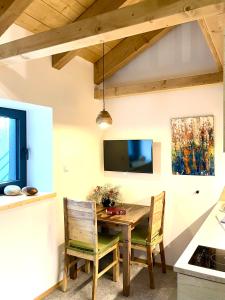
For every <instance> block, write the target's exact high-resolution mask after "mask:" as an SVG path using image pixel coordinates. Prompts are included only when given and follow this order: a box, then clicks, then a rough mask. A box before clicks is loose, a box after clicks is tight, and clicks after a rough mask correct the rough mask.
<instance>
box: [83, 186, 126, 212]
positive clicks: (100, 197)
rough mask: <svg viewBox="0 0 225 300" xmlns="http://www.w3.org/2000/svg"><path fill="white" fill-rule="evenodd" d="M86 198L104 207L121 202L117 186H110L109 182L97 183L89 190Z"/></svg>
mask: <svg viewBox="0 0 225 300" xmlns="http://www.w3.org/2000/svg"><path fill="white" fill-rule="evenodd" d="M87 199H88V200H93V201H96V203H98V204H102V205H103V206H104V207H112V206H114V205H115V204H116V203H120V202H121V194H120V192H119V187H118V186H112V185H111V184H105V185H103V186H100V185H98V186H96V187H95V188H94V190H93V191H91V192H90V194H89V195H88V197H87Z"/></svg>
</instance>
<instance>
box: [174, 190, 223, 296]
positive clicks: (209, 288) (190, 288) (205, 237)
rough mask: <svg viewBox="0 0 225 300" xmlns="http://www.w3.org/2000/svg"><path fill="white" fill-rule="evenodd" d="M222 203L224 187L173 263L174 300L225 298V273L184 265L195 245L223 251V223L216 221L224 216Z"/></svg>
mask: <svg viewBox="0 0 225 300" xmlns="http://www.w3.org/2000/svg"><path fill="white" fill-rule="evenodd" d="M224 206H225V189H224V191H223V193H222V195H221V197H220V200H219V201H218V203H217V204H216V205H215V207H214V208H213V210H212V211H211V213H210V214H209V216H208V217H207V219H206V220H205V222H204V223H203V225H202V226H201V228H200V229H199V231H198V232H197V234H196V235H195V236H194V238H193V239H192V241H191V242H190V244H189V245H188V246H187V248H186V249H185V251H184V252H183V254H182V255H181V256H180V258H179V259H178V261H177V262H176V264H175V266H174V271H175V272H177V273H178V300H179V299H182V300H183V299H185V300H186V299H192V300H194V299H204V300H206V299H225V272H222V271H217V270H212V269H207V268H203V267H199V266H195V265H191V264H188V262H189V260H190V258H191V257H192V255H193V253H194V252H195V250H196V248H197V246H199V245H201V246H208V247H211V248H217V249H222V250H225V224H222V223H220V221H221V220H222V219H223V218H225V210H224ZM221 295H223V296H221ZM215 297H216V298H215ZM220 297H223V298H220Z"/></svg>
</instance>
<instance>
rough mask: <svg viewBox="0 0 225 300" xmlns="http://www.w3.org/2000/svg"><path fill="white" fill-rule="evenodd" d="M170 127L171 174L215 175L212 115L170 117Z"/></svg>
mask: <svg viewBox="0 0 225 300" xmlns="http://www.w3.org/2000/svg"><path fill="white" fill-rule="evenodd" d="M171 127H172V172H173V174H176V175H201V176H210V175H211V176H213V175H215V169H214V118H213V116H202V117H190V118H189V117H188V118H176V119H172V120H171Z"/></svg>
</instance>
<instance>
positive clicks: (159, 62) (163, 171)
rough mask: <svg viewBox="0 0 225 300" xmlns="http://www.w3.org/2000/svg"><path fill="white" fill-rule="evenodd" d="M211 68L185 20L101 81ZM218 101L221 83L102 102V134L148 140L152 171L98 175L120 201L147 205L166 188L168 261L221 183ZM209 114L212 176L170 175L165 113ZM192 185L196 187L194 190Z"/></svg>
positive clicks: (224, 180) (224, 165)
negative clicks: (106, 119)
mask: <svg viewBox="0 0 225 300" xmlns="http://www.w3.org/2000/svg"><path fill="white" fill-rule="evenodd" d="M214 70H215V66H214V63H213V59H212V57H211V56H210V52H209V50H208V48H207V46H206V44H205V41H204V39H203V36H202V34H201V32H200V31H199V29H198V27H197V26H196V24H194V23H193V24H191V23H190V24H185V25H182V26H180V27H177V28H176V29H175V30H174V31H172V32H171V33H169V34H168V36H167V37H165V39H162V40H161V41H160V42H159V43H158V44H157V45H155V46H154V47H152V48H151V49H148V50H146V51H145V52H144V53H143V54H141V55H140V56H139V57H137V58H136V59H135V60H133V61H132V62H131V63H129V64H128V65H127V66H126V67H125V68H123V69H122V70H121V71H119V72H118V73H116V74H115V75H114V76H113V77H112V78H111V79H109V80H108V81H107V85H113V84H115V85H119V84H120V83H121V82H123V83H125V82H126V83H127V82H132V81H138V80H143V79H153V80H154V79H159V78H163V77H164V78H168V77H173V76H179V75H184V74H197V73H204V72H209V71H214ZM222 104H223V88H222V84H219V85H215V86H208V87H196V88H190V89H181V90H177V91H168V92H158V93H151V94H147V95H138V96H130V97H123V98H117V99H114V100H109V101H107V103H106V107H107V109H108V111H109V112H110V114H111V116H112V118H113V126H112V127H111V129H109V130H108V131H106V132H105V133H104V138H105V139H132V138H137V139H141V138H152V139H153V140H154V153H153V157H154V174H153V175H148V174H125V173H117V172H105V175H104V176H105V182H109V183H112V184H116V185H120V186H121V192H122V194H123V197H124V201H129V202H135V203H143V204H144V203H146V204H148V203H149V201H150V196H151V195H153V194H156V193H159V192H160V191H161V190H165V191H166V216H165V244H166V246H167V247H166V254H167V263H168V264H173V263H174V262H175V261H176V260H177V258H178V257H179V255H180V254H181V252H182V251H183V249H184V248H185V246H186V245H187V243H188V242H189V241H190V239H191V238H192V236H193V235H194V234H195V232H196V230H197V228H198V227H199V225H200V223H201V222H202V221H203V219H204V217H205V216H204V214H205V213H206V212H207V211H208V209H209V208H210V207H211V206H212V205H213V204H214V203H215V202H216V201H217V200H218V198H219V195H220V193H221V191H222V188H223V186H224V185H225V177H224V169H225V155H224V154H222V134H223V132H222V129H223V123H222V111H223V107H222ZM209 114H210V115H214V117H215V143H216V145H215V172H216V176H213V177H200V176H176V175H172V170H171V130H170V120H171V118H175V117H185V116H199V115H209ZM196 190H199V191H200V193H199V194H198V195H197V194H195V191H196ZM201 216H204V217H202V218H200V217H201Z"/></svg>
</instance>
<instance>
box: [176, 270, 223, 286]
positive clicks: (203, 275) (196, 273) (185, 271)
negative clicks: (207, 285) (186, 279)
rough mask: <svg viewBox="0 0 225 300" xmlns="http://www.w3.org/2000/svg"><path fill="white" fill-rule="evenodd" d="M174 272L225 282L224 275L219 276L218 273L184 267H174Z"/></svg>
mask: <svg viewBox="0 0 225 300" xmlns="http://www.w3.org/2000/svg"><path fill="white" fill-rule="evenodd" d="M173 270H174V272H176V273H179V274H183V275H187V276H192V277H196V278H201V279H204V280H208V281H214V282H218V283H223V284H224V283H225V278H223V277H219V276H216V275H211V274H207V273H200V272H198V271H194V270H188V269H185V268H182V267H176V266H175V267H174V268H173Z"/></svg>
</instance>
